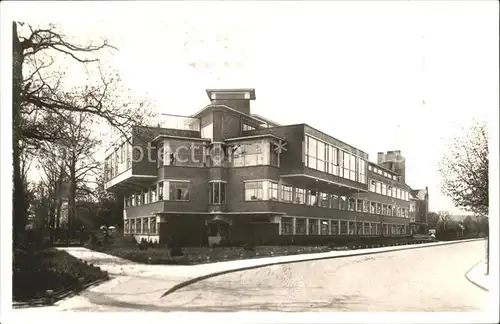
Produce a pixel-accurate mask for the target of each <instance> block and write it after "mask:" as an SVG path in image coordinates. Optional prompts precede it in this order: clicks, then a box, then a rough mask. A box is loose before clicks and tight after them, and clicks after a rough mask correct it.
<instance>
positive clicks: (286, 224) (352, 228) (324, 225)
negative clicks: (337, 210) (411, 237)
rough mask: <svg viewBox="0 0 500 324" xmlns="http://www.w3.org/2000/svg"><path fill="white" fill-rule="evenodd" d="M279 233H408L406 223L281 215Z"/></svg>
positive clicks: (358, 234)
mask: <svg viewBox="0 0 500 324" xmlns="http://www.w3.org/2000/svg"><path fill="white" fill-rule="evenodd" d="M280 228H281V231H280V234H281V235H354V236H374V235H382V232H383V234H384V235H386V236H400V235H408V234H409V233H410V229H409V225H408V224H387V223H383V224H380V222H363V221H349V220H339V219H322V218H306V217H294V216H283V217H281V226H280Z"/></svg>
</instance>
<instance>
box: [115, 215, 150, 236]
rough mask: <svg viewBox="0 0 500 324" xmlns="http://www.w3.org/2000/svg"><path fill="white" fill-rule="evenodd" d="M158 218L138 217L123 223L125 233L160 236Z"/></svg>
mask: <svg viewBox="0 0 500 324" xmlns="http://www.w3.org/2000/svg"><path fill="white" fill-rule="evenodd" d="M156 225H157V224H156V217H155V216H153V217H137V218H131V219H125V220H124V221H123V232H124V233H125V234H135V235H158V227H157V226H156Z"/></svg>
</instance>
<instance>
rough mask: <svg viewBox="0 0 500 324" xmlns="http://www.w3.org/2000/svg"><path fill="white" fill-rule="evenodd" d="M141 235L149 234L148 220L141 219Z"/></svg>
mask: <svg viewBox="0 0 500 324" xmlns="http://www.w3.org/2000/svg"><path fill="white" fill-rule="evenodd" d="M142 233H144V234H148V233H149V218H143V219H142Z"/></svg>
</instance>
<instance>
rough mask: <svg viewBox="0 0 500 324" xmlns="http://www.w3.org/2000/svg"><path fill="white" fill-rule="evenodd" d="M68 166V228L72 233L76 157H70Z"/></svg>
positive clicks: (74, 214)
mask: <svg viewBox="0 0 500 324" xmlns="http://www.w3.org/2000/svg"><path fill="white" fill-rule="evenodd" d="M71 158H72V161H71V164H70V168H69V198H68V230H69V233H72V231H73V229H74V223H75V221H76V158H75V157H74V156H72V157H71Z"/></svg>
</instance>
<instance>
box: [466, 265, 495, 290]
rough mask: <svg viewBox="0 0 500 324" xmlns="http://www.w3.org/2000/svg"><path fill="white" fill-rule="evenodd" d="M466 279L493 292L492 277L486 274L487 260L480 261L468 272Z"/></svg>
mask: <svg viewBox="0 0 500 324" xmlns="http://www.w3.org/2000/svg"><path fill="white" fill-rule="evenodd" d="M465 277H466V278H467V279H468V280H469V281H470V282H472V283H473V284H475V285H476V286H478V287H479V288H481V289H484V290H486V291H490V290H491V277H490V276H489V275H487V274H486V260H482V261H480V262H479V263H477V264H476V265H475V266H474V267H472V268H471V269H470V270H469V271H467V273H466V274H465Z"/></svg>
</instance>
